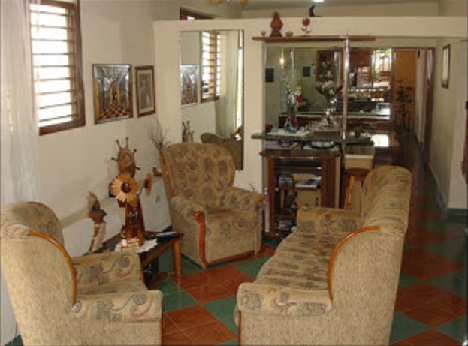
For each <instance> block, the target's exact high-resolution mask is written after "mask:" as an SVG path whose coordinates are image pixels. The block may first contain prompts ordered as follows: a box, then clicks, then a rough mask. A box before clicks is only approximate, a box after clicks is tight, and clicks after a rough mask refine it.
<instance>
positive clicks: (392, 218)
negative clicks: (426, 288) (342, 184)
mask: <svg viewBox="0 0 468 346" xmlns="http://www.w3.org/2000/svg"><path fill="white" fill-rule="evenodd" d="M410 186H411V174H410V173H409V171H407V170H406V169H404V168H402V167H395V166H382V167H377V168H375V169H373V170H372V171H371V172H370V174H369V175H368V176H367V178H366V180H365V183H364V188H363V196H364V201H365V204H364V205H363V210H362V212H363V214H362V216H361V217H362V219H361V221H362V223H361V225H360V229H358V230H357V231H355V232H353V233H352V234H350V235H349V236H348V237H346V238H345V239H343V240H342V241H341V243H340V244H339V245H338V246H337V247H336V248H335V250H334V252H335V254H336V256H335V258H334V261H333V269H332V271H331V273H329V275H330V274H331V278H329V280H330V283H331V291H332V294H333V305H334V306H335V307H336V308H337V309H336V310H335V311H337V313H338V314H339V315H340V318H342V320H343V321H347V328H349V333H345V334H346V335H348V336H347V337H349V339H347V340H346V342H347V343H349V344H356V345H359V344H362V343H363V342H364V340H360V339H353V338H354V337H356V338H357V337H358V336H365V335H367V336H368V335H373V336H375V338H376V339H375V340H373V341H372V342H371V344H384V343H386V342H387V340H388V339H387V338H388V336H389V335H390V331H391V325H392V320H393V306H394V304H395V296H396V291H397V287H398V281H399V276H400V265H401V259H402V253H403V244H404V237H405V232H406V229H407V225H408V213H409V201H410V190H411V189H410V188H408V187H410ZM350 297H352V299H350ZM347 314H349V315H347ZM356 314H359V318H353V316H354V317H355V315H356ZM353 321H354V322H356V323H355V324H353V323H354V322H353ZM357 321H359V322H357ZM380 338H382V339H380ZM365 342H366V343H367V344H369V340H368V339H366V340H365Z"/></svg>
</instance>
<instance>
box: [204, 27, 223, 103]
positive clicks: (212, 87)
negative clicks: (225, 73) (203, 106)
mask: <svg viewBox="0 0 468 346" xmlns="http://www.w3.org/2000/svg"><path fill="white" fill-rule="evenodd" d="M201 46H202V49H201V54H202V56H201V75H202V95H201V99H202V102H203V101H211V100H215V99H217V98H218V97H219V93H220V77H221V57H220V47H221V35H220V34H219V33H218V32H216V31H203V32H202V33H201Z"/></svg>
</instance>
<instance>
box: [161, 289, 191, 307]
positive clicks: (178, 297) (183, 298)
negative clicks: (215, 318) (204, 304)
mask: <svg viewBox="0 0 468 346" xmlns="http://www.w3.org/2000/svg"><path fill="white" fill-rule="evenodd" d="M163 303H164V312H171V311H175V310H179V309H185V308H189V307H191V306H195V305H197V301H196V300H195V299H193V298H192V297H191V296H190V295H189V294H187V293H186V292H184V291H179V292H174V293H170V294H165V295H164V299H163Z"/></svg>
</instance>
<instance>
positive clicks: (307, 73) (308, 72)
mask: <svg viewBox="0 0 468 346" xmlns="http://www.w3.org/2000/svg"><path fill="white" fill-rule="evenodd" d="M302 77H305V78H306V77H312V66H302Z"/></svg>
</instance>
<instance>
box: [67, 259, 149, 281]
mask: <svg viewBox="0 0 468 346" xmlns="http://www.w3.org/2000/svg"><path fill="white" fill-rule="evenodd" d="M72 262H73V265H74V267H75V272H76V282H77V285H78V286H82V287H89V286H98V285H103V284H106V283H108V282H110V281H114V280H122V279H125V280H127V279H130V280H140V278H141V269H140V257H139V256H138V254H137V253H136V252H134V251H130V250H128V251H119V252H104V253H94V254H89V255H86V256H82V257H73V258H72Z"/></svg>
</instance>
